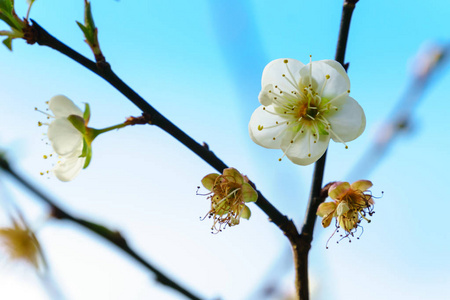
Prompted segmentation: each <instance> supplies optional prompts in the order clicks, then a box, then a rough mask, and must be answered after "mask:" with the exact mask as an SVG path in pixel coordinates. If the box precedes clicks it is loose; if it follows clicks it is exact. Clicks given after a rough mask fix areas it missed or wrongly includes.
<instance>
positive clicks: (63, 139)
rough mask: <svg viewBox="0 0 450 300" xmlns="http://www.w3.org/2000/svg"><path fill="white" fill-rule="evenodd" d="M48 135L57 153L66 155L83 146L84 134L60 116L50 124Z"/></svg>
mask: <svg viewBox="0 0 450 300" xmlns="http://www.w3.org/2000/svg"><path fill="white" fill-rule="evenodd" d="M47 136H48V139H49V140H50V142H51V143H52V147H53V149H54V150H55V152H56V153H58V154H59V155H61V156H66V155H69V154H71V153H72V152H74V151H76V150H77V149H78V148H80V145H81V147H83V136H82V135H81V133H80V132H79V131H78V130H77V129H76V128H75V127H73V125H72V123H70V122H69V120H67V119H65V118H58V119H56V120H54V121H53V122H52V123H50V125H49V126H48V131H47Z"/></svg>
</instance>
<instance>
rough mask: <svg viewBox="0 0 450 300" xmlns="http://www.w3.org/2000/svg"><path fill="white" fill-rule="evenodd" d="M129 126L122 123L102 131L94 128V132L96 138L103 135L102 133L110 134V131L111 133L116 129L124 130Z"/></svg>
mask: <svg viewBox="0 0 450 300" xmlns="http://www.w3.org/2000/svg"><path fill="white" fill-rule="evenodd" d="M128 125H129V124H126V123H121V124H117V125H114V126H110V127H106V128H102V129H94V128H92V129H93V130H94V136H95V137H96V136H97V135H99V134H102V133H105V132H108V131H111V130H114V129H120V128H124V127H126V126H128Z"/></svg>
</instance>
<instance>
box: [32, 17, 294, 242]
mask: <svg viewBox="0 0 450 300" xmlns="http://www.w3.org/2000/svg"><path fill="white" fill-rule="evenodd" d="M31 21H32V24H33V25H32V26H31V27H30V34H29V35H28V36H27V42H28V43H29V44H34V43H37V44H39V45H41V46H48V47H50V48H52V49H55V50H56V51H58V52H60V53H62V54H64V55H66V56H68V57H70V58H71V59H73V60H74V61H76V62H78V63H79V64H81V65H83V66H84V67H86V68H87V69H89V70H91V71H92V72H94V73H95V74H97V75H99V76H100V77H102V78H103V79H105V80H106V81H107V82H109V83H110V84H111V85H112V86H113V87H114V88H116V89H117V90H118V91H119V92H121V93H122V94H123V95H124V96H125V97H127V98H128V99H129V100H130V101H131V102H133V103H134V104H135V105H136V106H137V107H139V108H140V109H141V110H142V112H143V113H145V114H147V115H148V116H149V118H150V124H152V125H156V126H158V127H160V128H161V129H162V130H164V131H166V132H167V133H168V134H170V135H171V136H173V137H174V138H175V139H177V140H178V141H180V142H181V143H182V144H183V145H185V146H186V147H187V148H189V149H190V150H191V151H192V152H194V153H195V154H197V155H198V156H199V157H200V158H202V159H203V160H204V161H205V162H207V163H208V164H209V165H210V166H211V167H213V168H214V169H216V170H217V171H219V173H222V172H223V170H224V169H226V168H228V166H227V165H226V164H225V163H224V162H222V160H220V159H219V158H218V157H217V156H216V155H215V154H214V153H213V152H212V151H210V150H209V148H208V147H205V146H203V145H200V144H199V143H197V142H196V141H195V140H193V139H192V138H191V137H190V136H189V135H187V134H186V133H185V132H183V131H182V130H181V129H180V128H178V127H177V126H176V125H175V124H173V123H172V122H171V121H169V120H168V119H167V118H166V117H164V116H163V115H162V114H160V113H159V112H158V111H157V110H156V109H155V108H153V107H152V106H151V105H150V104H149V103H148V102H147V101H145V100H144V99H143V98H142V97H141V96H139V95H138V94H137V93H136V92H135V91H134V90H132V89H131V88H130V87H129V86H128V85H127V84H126V83H125V82H123V81H122V80H121V79H120V78H119V77H118V76H117V75H116V74H115V73H114V72H113V71H112V69H111V66H110V65H109V64H108V63H107V62H102V63H97V64H96V63H94V62H93V61H91V60H89V59H87V58H86V57H84V56H83V55H81V54H79V53H78V52H76V51H74V50H73V49H71V48H70V47H68V46H66V45H65V44H63V43H62V42H60V41H59V40H57V39H56V38H55V37H53V36H52V35H50V34H49V33H48V32H47V31H46V30H45V29H43V28H42V27H41V26H39V24H37V23H36V22H35V21H34V20H31ZM257 192H258V201H257V202H256V205H257V206H258V207H259V208H261V209H262V210H263V211H264V212H265V213H266V214H267V215H268V216H269V219H270V220H271V221H272V222H273V223H275V224H276V225H277V226H278V227H279V228H280V229H281V230H282V231H283V232H284V234H285V235H286V234H289V232H295V231H296V229H295V230H294V228H295V225H294V223H293V222H292V220H290V219H288V218H287V217H286V216H285V215H283V214H282V213H281V212H280V211H278V210H277V209H276V208H275V207H274V206H273V205H272V204H271V203H270V202H269V201H268V200H267V199H266V198H265V197H264V196H263V195H262V194H261V192H260V191H257Z"/></svg>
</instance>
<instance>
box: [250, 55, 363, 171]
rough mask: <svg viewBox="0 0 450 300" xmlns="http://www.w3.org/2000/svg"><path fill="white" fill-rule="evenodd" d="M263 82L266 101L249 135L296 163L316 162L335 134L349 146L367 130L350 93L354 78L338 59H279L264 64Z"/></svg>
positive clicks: (254, 115)
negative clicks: (350, 142) (351, 80)
mask: <svg viewBox="0 0 450 300" xmlns="http://www.w3.org/2000/svg"><path fill="white" fill-rule="evenodd" d="M261 86H262V90H261V92H260V94H259V102H260V103H261V104H262V105H261V106H260V107H258V108H257V109H256V110H255V112H254V113H253V115H252V117H251V119H250V123H249V133H250V137H251V138H252V140H253V141H254V142H255V143H257V144H258V145H260V146H263V147H265V148H271V149H278V148H281V149H282V150H283V152H284V155H285V156H287V157H288V158H289V159H290V160H291V161H292V162H293V163H295V164H299V165H309V164H311V163H313V162H315V161H317V160H318V159H319V158H320V157H321V156H322V155H323V153H324V152H325V150H326V149H327V147H328V143H329V141H330V138H331V139H333V140H334V141H335V142H340V143H344V144H345V142H349V141H352V140H354V139H356V138H357V137H358V136H360V135H361V134H362V132H363V131H364V128H365V126H366V117H365V115H364V111H363V109H362V108H361V106H360V105H359V104H358V102H356V101H355V100H354V99H353V98H352V97H350V96H349V93H350V80H349V78H348V76H347V73H346V72H345V70H344V68H343V67H342V66H341V64H339V63H338V62H336V61H334V60H321V61H314V62H310V63H309V64H307V65H306V66H305V65H304V64H303V63H301V62H299V61H297V60H295V59H287V58H281V59H276V60H274V61H272V62H270V63H269V64H268V65H267V66H266V67H265V69H264V71H263V75H262V80H261ZM284 155H283V156H284ZM280 160H281V158H280Z"/></svg>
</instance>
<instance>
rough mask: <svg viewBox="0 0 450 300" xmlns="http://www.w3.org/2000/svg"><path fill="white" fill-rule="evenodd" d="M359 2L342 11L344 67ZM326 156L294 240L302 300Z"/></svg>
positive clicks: (339, 57)
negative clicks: (349, 36) (351, 25)
mask: <svg viewBox="0 0 450 300" xmlns="http://www.w3.org/2000/svg"><path fill="white" fill-rule="evenodd" d="M358 1H359V0H345V1H344V5H343V9H342V17H341V24H340V28H339V37H338V43H337V47H336V55H335V60H336V61H337V62H339V63H340V64H341V65H343V66H344V67H345V65H344V59H345V50H346V47H347V40H348V33H349V29H350V21H351V17H352V14H353V10H354V9H355V5H356V3H357V2H358ZM326 155H327V152H325V153H324V155H323V156H322V157H321V158H320V159H319V160H318V161H317V162H316V164H315V167H314V175H313V181H312V185H311V193H310V196H309V201H308V207H307V210H306V216H305V220H304V223H303V227H302V231H301V235H300V236H299V237H298V238H296V240H294V242H295V244H293V251H294V258H295V259H296V274H297V287H298V289H297V292H298V296H299V299H301V300H308V299H309V278H308V253H309V250H310V249H311V242H312V239H313V231H314V224H315V222H316V218H317V215H316V212H317V208H318V207H319V205H320V203H322V202H323V201H324V200H325V198H326V196H325V197H324V195H321V191H322V182H323V174H324V170H325V161H326Z"/></svg>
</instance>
